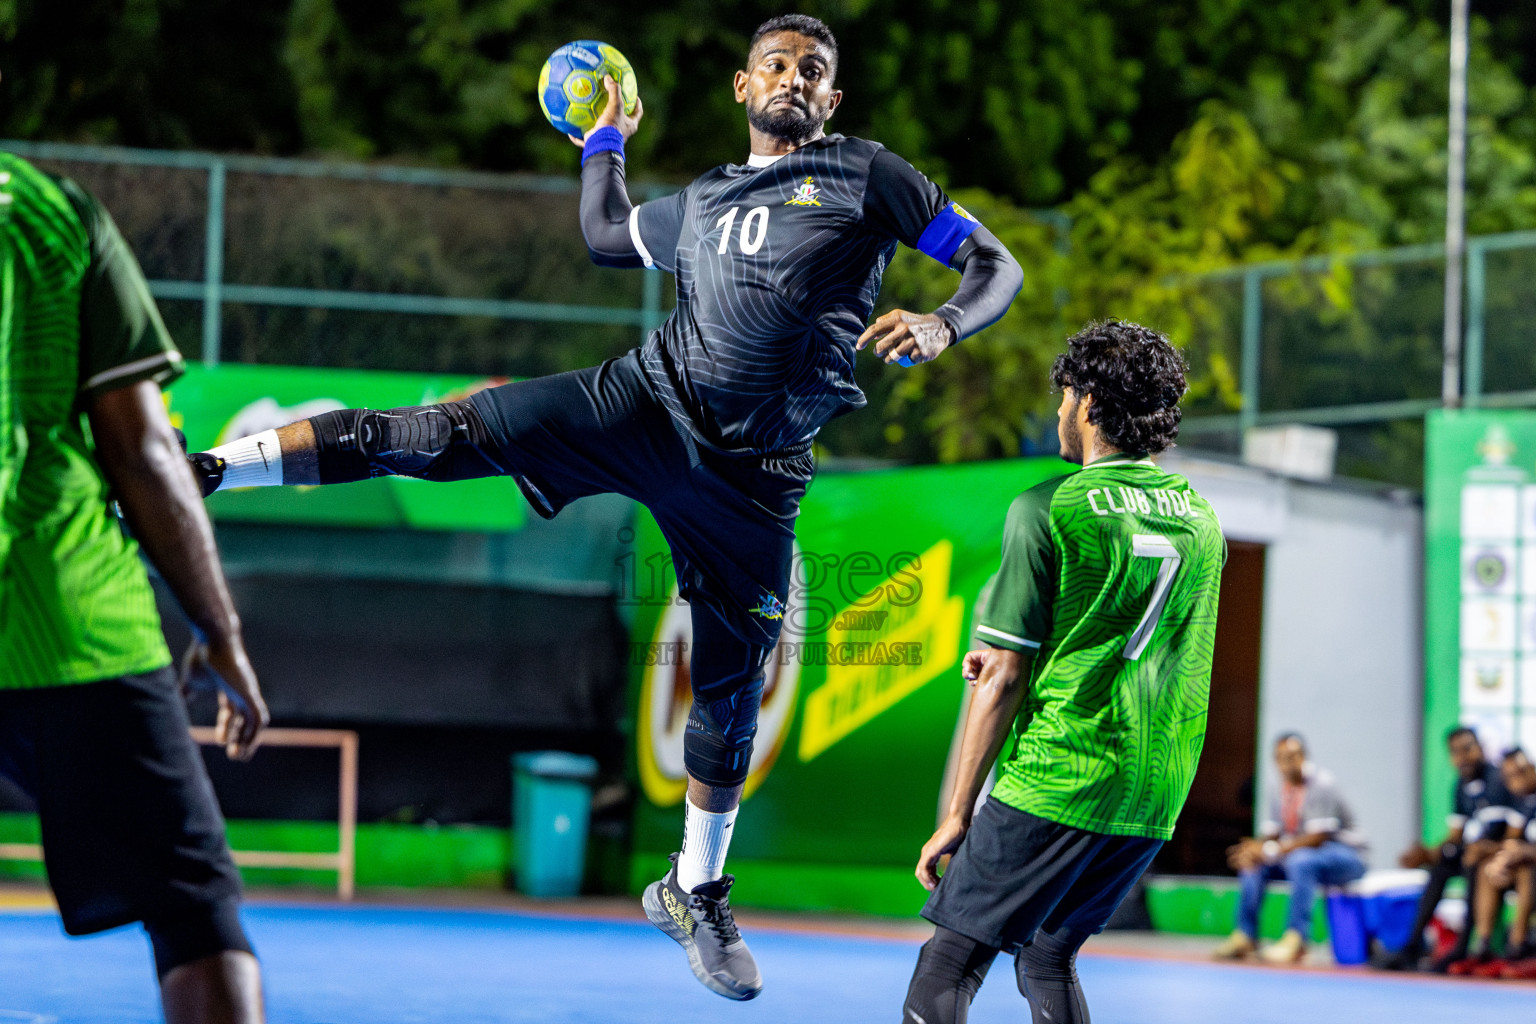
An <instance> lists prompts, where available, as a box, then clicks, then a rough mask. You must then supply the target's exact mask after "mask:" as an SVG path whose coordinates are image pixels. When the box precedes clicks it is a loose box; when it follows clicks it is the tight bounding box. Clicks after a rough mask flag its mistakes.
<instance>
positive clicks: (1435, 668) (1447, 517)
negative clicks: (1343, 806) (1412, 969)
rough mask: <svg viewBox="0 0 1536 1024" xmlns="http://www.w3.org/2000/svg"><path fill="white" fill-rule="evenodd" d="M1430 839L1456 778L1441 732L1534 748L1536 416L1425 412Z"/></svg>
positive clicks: (1496, 745)
mask: <svg viewBox="0 0 1536 1024" xmlns="http://www.w3.org/2000/svg"><path fill="white" fill-rule="evenodd" d="M1424 534H1425V543H1426V550H1425V567H1424V579H1425V607H1424V617H1425V623H1424V624H1425V631H1424V632H1425V651H1424V666H1425V706H1424V822H1423V825H1424V837H1425V839H1426V840H1427V841H1438V840H1439V839H1440V838H1441V837H1442V836H1443V835H1444V833H1445V816H1446V814H1447V813H1449V811H1450V804H1449V797H1450V793H1451V788H1452V786H1453V785H1454V784H1455V773H1454V771H1453V770H1452V768H1451V765H1450V763H1449V761H1448V760H1447V758H1446V755H1445V736H1446V732H1447V731H1448V730H1450V729H1451V728H1452V727H1453V726H1455V725H1456V724H1458V723H1464V724H1466V725H1469V726H1471V727H1472V728H1474V729H1476V730H1477V732H1478V735H1479V736H1480V737H1481V738H1482V741H1483V745H1484V747H1485V748H1486V749H1487V750H1488V752H1489V754H1490V756H1492V755H1495V754H1496V753H1497V752H1498V751H1500V750H1503V749H1506V748H1508V747H1510V746H1513V745H1515V744H1520V745H1522V746H1524V747H1526V748H1527V749H1536V413H1530V412H1516V411H1510V412H1501V411H1480V410H1474V411H1468V410H1456V411H1444V412H1434V413H1430V414H1429V417H1428V430H1427V433H1426V443H1425V467H1424Z"/></svg>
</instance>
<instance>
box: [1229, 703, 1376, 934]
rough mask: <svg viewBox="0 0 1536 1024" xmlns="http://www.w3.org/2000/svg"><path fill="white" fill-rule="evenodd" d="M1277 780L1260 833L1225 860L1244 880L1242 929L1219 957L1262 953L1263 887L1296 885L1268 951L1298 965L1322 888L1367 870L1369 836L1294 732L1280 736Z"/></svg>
mask: <svg viewBox="0 0 1536 1024" xmlns="http://www.w3.org/2000/svg"><path fill="white" fill-rule="evenodd" d="M1275 766H1276V767H1277V768H1279V769H1280V785H1279V787H1278V788H1276V789H1275V790H1273V791H1272V792H1271V793H1270V798H1269V808H1268V814H1267V815H1266V818H1265V821H1264V824H1263V826H1262V827H1261V828H1260V830H1259V831H1260V836H1259V837H1258V838H1255V839H1244V840H1243V841H1242V842H1241V843H1238V844H1237V845H1236V846H1234V847H1232V848H1231V849H1230V850H1228V851H1227V863H1228V864H1230V865H1231V866H1232V867H1233V869H1234V870H1236V871H1237V873H1238V877H1239V878H1240V879H1241V880H1242V898H1241V900H1240V902H1239V903H1238V909H1237V928H1236V930H1235V931H1233V932H1232V934H1231V935H1230V936H1228V937H1227V939H1226V941H1225V942H1223V943H1222V944H1221V945H1220V946H1218V947H1217V948H1216V954H1215V955H1216V957H1217V959H1220V960H1241V959H1243V958H1245V957H1248V956H1251V955H1252V954H1254V953H1255V952H1257V950H1258V940H1259V907H1260V906H1262V905H1263V903H1264V886H1265V885H1266V884H1268V883H1269V882H1273V881H1279V880H1281V879H1284V880H1286V881H1288V882H1290V883H1291V906H1290V912H1289V913H1288V914H1287V916H1286V923H1285V934H1284V935H1282V936H1281V937H1280V940H1279V941H1278V942H1276V943H1274V944H1273V945H1272V946H1270V947H1269V948H1268V949H1266V950H1264V952H1263V954H1262V958H1263V959H1264V960H1266V961H1268V962H1270V963H1276V964H1290V963H1296V962H1297V961H1299V960H1301V959H1302V958H1303V957H1305V956H1306V955H1307V937H1308V936H1309V935H1310V934H1311V933H1312V905H1313V903H1314V902H1315V900H1316V898H1317V887H1318V886H1320V885H1343V884H1345V883H1346V882H1353V881H1354V880H1355V879H1357V878H1359V877H1360V876H1361V875H1363V874H1365V862H1364V861H1363V860H1362V859H1361V854H1362V853H1363V852H1364V850H1365V840H1364V837H1363V836H1361V834H1360V833H1359V832H1357V831H1355V816H1354V815H1353V814H1352V813H1350V810H1349V805H1348V804H1346V803H1345V802H1344V797H1343V796H1341V795H1340V793H1339V791H1338V788H1337V787H1336V786H1335V785H1334V781H1333V777H1332V776H1331V775H1329V774H1328V773H1327V772H1325V771H1321V770H1319V769H1318V768H1317V767H1316V766H1315V765H1313V764H1312V763H1311V762H1310V761H1308V760H1307V747H1306V744H1305V743H1304V742H1303V741H1302V738H1301V737H1300V736H1298V735H1297V734H1295V733H1286V734H1285V735H1283V736H1281V737H1280V738H1279V739H1278V740H1276V741H1275Z"/></svg>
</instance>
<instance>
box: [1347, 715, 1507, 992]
mask: <svg viewBox="0 0 1536 1024" xmlns="http://www.w3.org/2000/svg"><path fill="white" fill-rule="evenodd" d="M1445 745H1446V748H1447V750H1448V752H1449V753H1450V757H1451V764H1452V765H1454V766H1455V768H1456V788H1455V790H1454V791H1453V792H1452V795H1451V815H1450V817H1449V818H1447V819H1446V832H1445V838H1444V839H1443V840H1442V841H1441V842H1440V845H1439V846H1438V847H1436V848H1434V849H1430V848H1429V847H1426V846H1424V845H1423V844H1422V843H1417V844H1415V845H1414V846H1412V847H1410V848H1409V849H1408V851H1407V852H1405V853H1404V854H1403V855H1402V857H1400V858H1399V859H1398V863H1400V864H1402V866H1403V867H1405V868H1422V867H1427V868H1429V883H1428V884H1427V885H1426V886H1425V887H1424V895H1423V896H1421V897H1420V898H1419V910H1418V915H1417V916H1416V917H1415V918H1414V921H1413V931H1412V937H1411V938H1409V940H1408V944H1407V945H1406V946H1404V947H1403V948H1402V949H1401V950H1400V951H1398V952H1396V953H1390V954H1388V953H1379V954H1378V955H1377V956H1376V957H1374V958H1373V960H1372V963H1373V964H1374V965H1375V966H1377V967H1380V968H1383V969H1384V970H1389V971H1411V970H1414V969H1415V968H1419V967H1422V968H1424V969H1429V970H1435V969H1438V970H1442V971H1443V970H1444V969H1445V968H1446V967H1448V966H1449V965H1450V964H1451V963H1452V962H1454V961H1456V960H1461V959H1464V958H1465V957H1466V947H1465V943H1466V934H1465V933H1463V935H1462V942H1461V943H1459V944H1458V946H1459V948H1458V950H1457V951H1455V952H1454V953H1453V955H1452V956H1450V957H1447V958H1444V959H1443V961H1442V962H1440V963H1434V962H1423V961H1424V956H1425V952H1426V951H1425V949H1424V929H1425V928H1427V927H1428V926H1429V922H1430V920H1431V919H1433V918H1434V916H1435V908H1436V907H1438V906H1439V905H1440V900H1441V898H1442V897H1443V896H1444V895H1445V886H1446V883H1447V882H1449V881H1450V880H1451V879H1452V878H1455V877H1456V876H1457V875H1461V874H1463V873H1465V872H1466V871H1467V868H1466V865H1465V864H1464V863H1463V858H1462V854H1463V842H1464V840H1465V831H1466V827H1467V824H1468V823H1469V822H1470V821H1472V819H1473V818H1475V817H1477V816H1478V815H1479V814H1483V813H1484V812H1486V811H1487V810H1488V809H1489V808H1491V807H1492V808H1503V807H1504V806H1506V805H1507V804H1508V802H1509V798H1508V797H1507V796H1506V794H1505V792H1504V782H1503V779H1502V778H1501V777H1500V773H1499V769H1498V767H1497V766H1495V765H1492V764H1489V763H1488V760H1487V758H1486V757H1484V756H1483V746H1482V744H1481V743H1479V742H1478V739H1477V733H1475V732H1473V731H1472V730H1471V729H1468V728H1467V727H1465V726H1458V727H1457V728H1455V729H1452V730H1451V731H1450V733H1448V734H1447V735H1446V737H1445ZM1488 852H1490V851H1489V850H1487V848H1486V847H1483V848H1481V849H1480V850H1479V851H1478V853H1477V854H1476V857H1477V858H1480V857H1482V856H1484V855H1486V853H1488ZM1472 885H1473V879H1472V878H1471V877H1469V878H1468V879H1467V891H1468V892H1471V891H1472Z"/></svg>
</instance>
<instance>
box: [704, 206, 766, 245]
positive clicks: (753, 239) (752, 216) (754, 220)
mask: <svg viewBox="0 0 1536 1024" xmlns="http://www.w3.org/2000/svg"><path fill="white" fill-rule="evenodd" d="M740 212H741V207H739V206H733V207H731V208H730V210H728V211H727V212H726V213H724V214H722V215H721V217H720V219H719V220H717V221H715V227H717V228H720V229H721V231H720V248H718V249H716V250H715V251H716V252H718V253H719V254H720V255H722V256H724V255H725V252H726V250H727V249H729V248H730V245H731V227H732V226H733V225H734V224H735V223H736V215H737V214H738V213H740ZM767 237H768V207H766V206H754V207H752V209H750V210H748V211H747V215H746V216H745V217H743V218H742V219H741V252H742V254H743V255H745V256H755V255H757V250H759V249H761V248H762V247H763V241H764V240H765V239H766V238H767Z"/></svg>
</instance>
